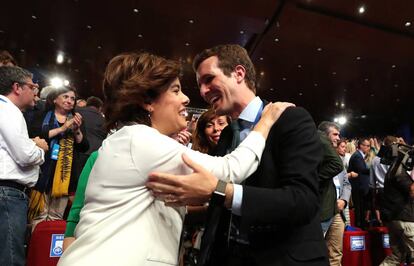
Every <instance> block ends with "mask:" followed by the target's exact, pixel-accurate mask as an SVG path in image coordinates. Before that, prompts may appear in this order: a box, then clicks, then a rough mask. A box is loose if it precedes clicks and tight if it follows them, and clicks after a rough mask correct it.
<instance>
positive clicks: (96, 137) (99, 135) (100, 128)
mask: <svg viewBox="0 0 414 266" xmlns="http://www.w3.org/2000/svg"><path fill="white" fill-rule="evenodd" d="M102 107H103V102H102V100H101V99H99V98H98V97H95V96H91V97H89V98H88V99H87V100H86V106H85V107H80V108H77V109H76V111H77V112H79V113H80V114H81V115H82V119H83V121H84V124H85V130H86V137H87V138H88V141H89V149H88V150H87V151H86V152H84V153H81V154H80V155H79V159H78V161H77V162H76V163H75V165H76V167H79V168H78V169H79V173H80V172H81V171H82V169H83V167H84V165H85V163H86V161H87V160H88V158H89V156H90V155H91V153H92V152H94V151H96V150H98V149H99V148H100V147H101V145H102V141H103V140H104V139H105V138H106V131H105V128H104V124H105V118H104V116H103V114H102Z"/></svg>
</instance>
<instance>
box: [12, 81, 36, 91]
mask: <svg viewBox="0 0 414 266" xmlns="http://www.w3.org/2000/svg"><path fill="white" fill-rule="evenodd" d="M16 82H17V81H16ZM17 83H19V85H20V86H24V85H26V86H27V87H29V88H30V89H31V90H32V91H33V93H34V94H37V93H38V92H39V85H37V84H35V83H29V82H17Z"/></svg>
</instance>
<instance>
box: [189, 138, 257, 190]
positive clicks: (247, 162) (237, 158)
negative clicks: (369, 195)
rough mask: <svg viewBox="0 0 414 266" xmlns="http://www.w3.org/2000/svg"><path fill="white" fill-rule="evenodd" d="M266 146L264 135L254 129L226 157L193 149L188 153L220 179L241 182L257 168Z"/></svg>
mask: <svg viewBox="0 0 414 266" xmlns="http://www.w3.org/2000/svg"><path fill="white" fill-rule="evenodd" d="M264 147H265V139H264V137H263V136H262V135H261V134H260V133H258V132H256V131H252V132H251V133H250V134H249V135H248V136H247V137H246V138H245V139H244V140H243V142H242V143H240V145H239V146H238V147H237V148H236V149H235V150H234V151H233V152H231V153H229V154H227V155H225V156H224V157H213V156H209V155H207V154H203V153H200V152H196V151H193V150H189V151H187V152H186V153H187V154H188V156H189V157H190V158H191V159H192V160H194V161H195V162H197V163H198V164H201V165H202V166H203V167H205V168H206V169H208V170H209V171H211V172H212V173H213V174H214V175H215V176H216V177H217V178H218V179H221V180H223V181H226V182H232V183H235V184H240V183H241V182H242V181H244V180H245V179H246V178H248V177H249V176H250V175H251V174H253V173H254V172H255V171H256V170H257V167H258V166H259V163H260V159H261V157H262V153H263V150H264Z"/></svg>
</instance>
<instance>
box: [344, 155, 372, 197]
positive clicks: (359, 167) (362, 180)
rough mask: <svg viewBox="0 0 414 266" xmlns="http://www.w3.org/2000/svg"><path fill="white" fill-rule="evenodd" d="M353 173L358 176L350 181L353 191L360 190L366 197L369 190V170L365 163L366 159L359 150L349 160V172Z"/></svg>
mask: <svg viewBox="0 0 414 266" xmlns="http://www.w3.org/2000/svg"><path fill="white" fill-rule="evenodd" d="M351 171H353V172H355V173H357V174H358V177H357V178H352V179H350V180H349V181H350V182H351V185H352V190H355V191H357V190H359V191H360V192H362V193H363V194H364V195H366V194H367V193H368V190H369V168H368V167H367V164H366V163H365V160H364V157H362V155H361V153H360V152H359V151H358V150H357V151H356V152H354V154H352V156H351V158H350V159H349V167H348V172H351Z"/></svg>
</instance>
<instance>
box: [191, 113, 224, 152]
mask: <svg viewBox="0 0 414 266" xmlns="http://www.w3.org/2000/svg"><path fill="white" fill-rule="evenodd" d="M219 116H221V115H217V114H216V113H215V111H214V110H213V109H209V110H207V111H205V112H204V113H203V114H202V115H201V116H200V117H199V118H198V121H197V125H196V127H195V129H194V134H193V140H192V143H193V145H192V146H191V147H192V149H193V150H196V151H199V152H202V153H209V152H211V150H212V148H213V147H212V146H211V143H210V142H209V141H208V138H207V136H206V133H205V129H206V127H207V123H208V122H210V121H211V120H212V119H214V118H215V117H219ZM226 120H227V123H228V124H230V123H231V118H230V117H229V116H226Z"/></svg>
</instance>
